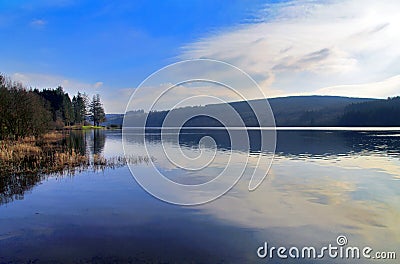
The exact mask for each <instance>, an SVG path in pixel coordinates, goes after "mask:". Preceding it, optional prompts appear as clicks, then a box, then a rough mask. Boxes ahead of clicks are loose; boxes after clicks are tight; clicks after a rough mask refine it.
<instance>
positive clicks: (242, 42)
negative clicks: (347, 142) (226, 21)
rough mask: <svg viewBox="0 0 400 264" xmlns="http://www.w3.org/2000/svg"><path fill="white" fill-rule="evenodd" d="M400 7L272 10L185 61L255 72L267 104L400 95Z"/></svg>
mask: <svg viewBox="0 0 400 264" xmlns="http://www.w3.org/2000/svg"><path fill="white" fill-rule="evenodd" d="M399 13H400V3H399V2H398V1H368V0H367V1H354V0H350V1H335V2H330V1H328V2H316V1H295V2H289V3H283V4H269V5H266V6H265V9H263V10H261V11H260V12H259V13H258V14H257V15H256V17H255V19H254V20H253V21H252V22H251V23H247V24H244V25H240V26H237V27H234V28H230V29H228V30H222V31H219V32H216V33H213V34H211V35H207V36H205V37H203V38H201V39H199V40H198V41H195V42H193V43H189V44H187V45H185V46H184V47H183V52H182V55H181V58H183V59H193V58H213V59H218V60H222V61H226V62H228V63H232V64H234V65H236V66H238V67H239V68H241V69H243V70H244V71H246V72H248V73H249V74H250V75H251V76H252V77H254V78H255V79H256V81H257V82H258V83H259V84H260V86H261V87H262V89H263V91H264V92H265V93H266V94H267V96H268V97H271V96H279V95H294V94H329V95H344V96H359V97H387V96H394V95H396V94H399V92H400V89H396V87H398V88H400V86H399V84H400V83H399V81H398V79H399V78H398V74H400V60H399V58H400V50H399V49H398V47H399V46H400V34H398V29H399V28H400V17H399V15H398V14H399Z"/></svg>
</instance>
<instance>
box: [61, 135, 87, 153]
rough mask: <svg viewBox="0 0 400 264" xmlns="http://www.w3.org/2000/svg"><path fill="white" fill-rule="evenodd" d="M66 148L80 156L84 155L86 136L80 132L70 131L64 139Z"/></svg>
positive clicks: (85, 151)
mask: <svg viewBox="0 0 400 264" xmlns="http://www.w3.org/2000/svg"><path fill="white" fill-rule="evenodd" d="M65 140H66V146H67V148H69V149H70V150H75V151H76V152H77V153H79V154H80V155H86V153H87V143H86V134H85V132H84V131H82V130H77V131H72V132H71V134H70V136H69V137H67V138H66V139H65Z"/></svg>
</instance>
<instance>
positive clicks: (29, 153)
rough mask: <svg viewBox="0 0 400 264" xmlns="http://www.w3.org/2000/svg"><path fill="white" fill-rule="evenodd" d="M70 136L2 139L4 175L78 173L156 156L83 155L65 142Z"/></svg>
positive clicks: (0, 155)
mask: <svg viewBox="0 0 400 264" xmlns="http://www.w3.org/2000/svg"><path fill="white" fill-rule="evenodd" d="M65 137H66V135H65V134H62V133H54V132H53V133H49V134H46V135H44V136H43V137H42V138H40V139H34V138H24V139H22V140H19V141H0V177H6V176H7V175H20V174H37V173H43V174H50V173H65V172H67V173H74V172H75V171H76V170H78V171H82V170H85V169H88V168H93V169H95V170H104V169H105V168H117V167H121V166H125V165H126V164H128V163H129V164H139V163H146V164H147V163H149V162H150V161H153V160H154V158H149V157H142V156H132V157H123V156H116V157H111V158H105V157H103V156H102V155H100V154H94V155H93V158H92V159H91V158H90V156H89V155H88V154H84V155H83V154H80V153H79V152H77V151H75V150H74V149H71V148H66V147H65V146H63V144H62V143H61V142H62V140H63V139H65Z"/></svg>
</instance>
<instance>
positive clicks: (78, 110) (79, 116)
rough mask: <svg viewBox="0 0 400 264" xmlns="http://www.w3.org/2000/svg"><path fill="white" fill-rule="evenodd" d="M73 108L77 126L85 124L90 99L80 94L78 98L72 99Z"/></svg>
mask: <svg viewBox="0 0 400 264" xmlns="http://www.w3.org/2000/svg"><path fill="white" fill-rule="evenodd" d="M72 107H73V112H74V117H75V120H74V122H75V124H83V123H84V122H85V120H86V116H87V114H88V113H87V112H88V98H87V95H86V94H81V93H80V92H78V94H77V95H76V96H74V97H73V98H72Z"/></svg>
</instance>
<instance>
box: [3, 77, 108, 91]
mask: <svg viewBox="0 0 400 264" xmlns="http://www.w3.org/2000/svg"><path fill="white" fill-rule="evenodd" d="M11 79H13V80H15V81H18V82H21V83H23V84H24V85H26V86H28V87H32V88H38V89H43V88H56V87H58V86H62V87H63V88H64V90H65V91H67V92H69V93H70V94H76V93H77V92H78V91H80V92H86V93H88V94H93V93H95V92H96V89H98V88H99V87H100V86H102V85H103V83H102V82H95V83H85V82H82V81H78V80H74V79H70V78H66V77H63V76H58V75H49V74H38V73H21V72H16V73H13V74H12V75H11Z"/></svg>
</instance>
